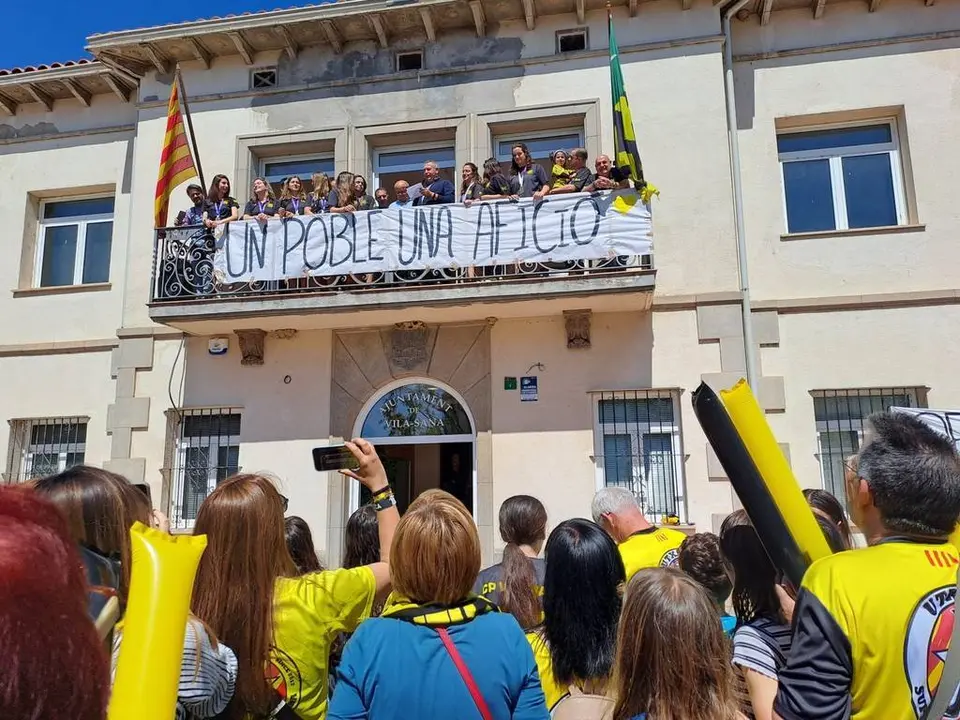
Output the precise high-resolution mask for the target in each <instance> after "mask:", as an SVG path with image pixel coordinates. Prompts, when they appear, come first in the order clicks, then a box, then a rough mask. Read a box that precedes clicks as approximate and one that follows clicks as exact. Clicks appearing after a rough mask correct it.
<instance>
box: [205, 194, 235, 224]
mask: <svg viewBox="0 0 960 720" xmlns="http://www.w3.org/2000/svg"><path fill="white" fill-rule="evenodd" d="M239 207H240V203H238V202H237V201H236V199H235V198H232V197H227V198H224V199H223V200H216V201H214V200H207V201H206V202H204V203H203V212H204V213H205V214H206V216H207V217H208V218H209V219H210V220H226V219H227V218H228V217H230V216H231V215H232V214H233V209H234V208H239Z"/></svg>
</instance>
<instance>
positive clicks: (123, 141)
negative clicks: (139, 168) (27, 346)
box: [0, 132, 156, 345]
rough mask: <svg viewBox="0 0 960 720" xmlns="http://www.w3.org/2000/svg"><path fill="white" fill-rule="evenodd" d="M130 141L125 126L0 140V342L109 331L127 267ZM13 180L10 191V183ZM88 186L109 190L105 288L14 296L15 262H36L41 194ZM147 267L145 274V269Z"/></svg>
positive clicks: (117, 319)
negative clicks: (0, 224) (112, 203)
mask: <svg viewBox="0 0 960 720" xmlns="http://www.w3.org/2000/svg"><path fill="white" fill-rule="evenodd" d="M134 145H135V139H134V136H133V133H132V132H121V133H111V134H107V135H88V136H84V135H78V136H75V137H69V138H63V139H54V140H36V141H30V142H23V143H16V144H11V145H6V146H4V145H0V185H2V186H3V187H4V188H8V191H5V192H2V193H0V215H2V216H3V217H4V218H5V228H4V230H3V231H2V232H0V249H2V252H3V254H4V257H5V262H3V263H0V288H3V292H2V293H0V318H2V322H0V345H4V344H21V343H50V342H67V341H75V340H88V339H94V338H111V337H115V336H116V331H117V328H118V327H120V324H121V313H120V308H121V303H122V298H123V292H124V282H123V279H124V273H125V271H126V258H127V233H128V228H129V206H130V182H131V174H132V172H133V157H134ZM154 173H156V169H154ZM12 188H16V189H17V191H16V192H11V191H9V189H12ZM92 189H93V190H96V194H99V195H110V194H114V196H115V198H116V209H115V213H114V221H113V239H112V250H111V262H110V287H109V289H101V290H98V291H96V292H66V293H64V294H53V295H49V294H44V295H32V294H26V295H23V296H19V297H15V296H14V295H13V294H12V292H11V291H12V290H14V289H16V288H19V287H21V273H22V272H24V271H23V270H22V269H21V268H22V266H24V265H25V264H26V266H28V267H29V268H35V267H36V254H35V247H36V241H37V236H38V235H37V233H38V231H37V218H38V213H39V212H40V199H41V198H51V197H54V198H56V197H63V196H70V195H77V194H78V193H79V192H82V191H83V190H86V191H87V192H89V191H90V190H92ZM67 199H69V198H67ZM141 271H142V268H141ZM146 272H147V275H149V274H150V273H149V269H148V270H147V271H146ZM28 276H29V277H28V278H27V281H26V282H27V284H26V285H25V286H24V287H27V288H29V287H33V274H32V273H28Z"/></svg>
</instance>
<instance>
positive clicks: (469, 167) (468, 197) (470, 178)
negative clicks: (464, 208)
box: [460, 162, 483, 205]
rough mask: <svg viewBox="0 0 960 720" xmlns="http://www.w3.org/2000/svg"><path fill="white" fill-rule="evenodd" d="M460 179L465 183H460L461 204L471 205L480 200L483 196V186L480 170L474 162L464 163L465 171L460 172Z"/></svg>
mask: <svg viewBox="0 0 960 720" xmlns="http://www.w3.org/2000/svg"><path fill="white" fill-rule="evenodd" d="M460 177H461V178H462V179H463V181H462V182H461V183H460V202H462V203H463V204H464V205H469V204H470V203H471V202H473V201H474V200H479V199H480V196H481V195H483V185H482V184H481V182H482V181H481V180H480V170H479V169H478V168H477V166H476V165H474V164H473V163H472V162H468V163H464V165H463V170H461V171H460Z"/></svg>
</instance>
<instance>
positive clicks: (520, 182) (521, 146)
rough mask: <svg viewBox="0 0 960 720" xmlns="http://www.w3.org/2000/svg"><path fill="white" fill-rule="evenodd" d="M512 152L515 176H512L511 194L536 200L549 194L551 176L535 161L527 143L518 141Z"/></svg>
mask: <svg viewBox="0 0 960 720" xmlns="http://www.w3.org/2000/svg"><path fill="white" fill-rule="evenodd" d="M511 154H512V155H513V172H514V176H513V177H512V178H510V190H511V194H512V195H516V196H517V197H522V198H533V199H534V201H535V202H539V201H540V200H542V199H543V198H544V197H545V196H546V195H549V194H550V178H549V177H547V171H546V170H544V169H543V166H541V165H537V163H535V162H534V161H533V158H532V157H530V149H529V148H528V147H527V145H526V143H516V144H515V145H514V146H513V149H512V150H511Z"/></svg>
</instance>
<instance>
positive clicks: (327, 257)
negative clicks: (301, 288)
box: [214, 190, 652, 283]
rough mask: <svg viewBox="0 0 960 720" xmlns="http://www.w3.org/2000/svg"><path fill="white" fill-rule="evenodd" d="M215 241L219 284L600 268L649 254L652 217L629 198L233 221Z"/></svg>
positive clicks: (563, 198)
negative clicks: (528, 267) (521, 267)
mask: <svg viewBox="0 0 960 720" xmlns="http://www.w3.org/2000/svg"><path fill="white" fill-rule="evenodd" d="M223 227H224V228H225V231H224V232H223V234H222V235H221V236H220V237H219V238H218V239H217V252H216V256H215V261H214V262H215V268H216V272H217V274H218V276H220V277H221V278H222V281H224V282H228V283H229V282H250V281H261V280H280V279H282V278H296V277H302V276H304V275H349V274H356V273H374V272H383V271H391V270H422V269H425V268H426V269H433V268H449V267H468V266H471V265H473V266H481V265H502V264H512V263H514V262H531V263H541V262H562V261H565V260H600V259H604V258H612V257H617V256H634V255H647V254H649V253H650V252H651V248H652V242H651V235H652V233H651V218H650V208H649V206H647V205H645V204H644V203H642V202H641V201H640V198H639V196H638V195H637V194H636V193H634V192H633V191H632V190H630V191H618V192H616V193H612V194H605V195H585V194H577V195H556V196H553V197H549V196H548V197H546V198H545V199H544V200H543V201H542V202H540V203H537V204H534V203H533V202H532V201H530V200H520V201H518V202H509V201H499V202H491V203H477V204H474V205H472V206H470V207H465V206H463V205H432V206H427V207H422V208H413V207H411V208H402V209H396V208H391V209H386V210H368V211H366V212H357V213H336V214H327V215H304V216H300V217H295V218H289V219H287V220H270V221H268V222H266V223H259V222H257V221H256V220H248V221H245V222H234V223H230V224H229V225H226V226H223Z"/></svg>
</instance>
